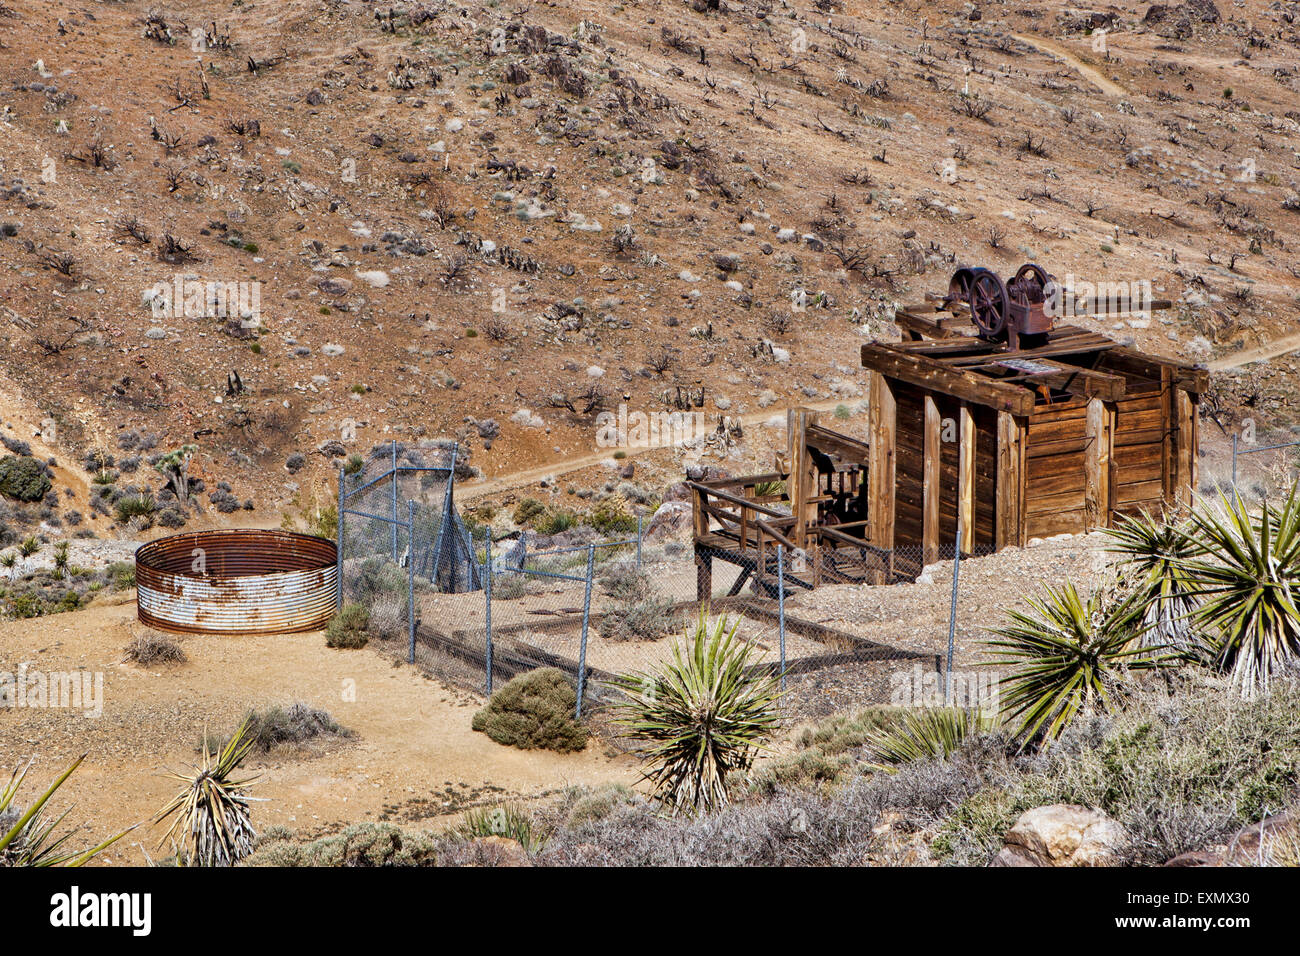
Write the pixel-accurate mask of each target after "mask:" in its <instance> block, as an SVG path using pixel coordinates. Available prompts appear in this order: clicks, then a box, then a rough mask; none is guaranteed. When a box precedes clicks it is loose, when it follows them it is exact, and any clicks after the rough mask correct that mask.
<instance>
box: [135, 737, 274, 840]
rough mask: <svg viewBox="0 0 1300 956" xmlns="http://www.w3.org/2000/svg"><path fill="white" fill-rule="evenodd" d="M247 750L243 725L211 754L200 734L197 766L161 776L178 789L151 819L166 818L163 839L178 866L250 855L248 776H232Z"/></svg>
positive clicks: (160, 820)
mask: <svg viewBox="0 0 1300 956" xmlns="http://www.w3.org/2000/svg"><path fill="white" fill-rule="evenodd" d="M252 746H253V743H252V741H251V740H250V739H249V738H248V725H247V723H243V724H240V725H239V727H238V729H237V730H236V731H235V733H234V734H233V735H232V736H231V738H230V740H228V741H227V742H226V743H225V744H224V745H223V746H222V747H220V748H219V749H217V750H216V751H215V753H214V751H213V749H212V748H210V747H209V746H208V735H207V732H206V731H205V732H204V734H203V744H202V746H201V748H200V749H201V750H202V753H203V757H202V760H201V761H200V763H199V764H198V765H197V766H195V767H192V768H191V770H190V772H189V773H177V772H174V771H173V772H169V773H168V774H167V776H168V777H170V778H171V779H172V780H175V781H177V782H178V783H180V784H181V787H180V789H179V790H178V791H177V792H176V795H175V796H173V797H172V798H171V800H169V801H168V802H167V803H166V805H164V806H163V808H162V809H161V810H159V811H158V813H157V815H156V816H155V817H154V820H155V822H158V823H163V822H166V820H167V819H168V818H170V819H171V821H172V822H171V825H170V826H169V827H168V829H167V832H166V834H165V835H164V836H163V840H164V841H170V842H171V845H172V847H173V850H174V854H175V860H176V862H177V863H178V864H180V865H184V866H233V865H234V864H236V863H238V862H239V861H240V860H242V859H243V858H244V857H246V856H247V855H248V854H249V853H250V852H252V849H253V843H254V841H255V840H256V839H257V833H256V831H254V829H253V822H252V813H251V808H250V807H249V798H248V786H249V784H251V783H252V782H253V778H250V777H242V778H240V777H236V776H235V774H236V772H237V771H238V770H239V766H240V764H242V763H243V761H244V758H245V757H247V756H248V752H249V751H250V750H251V749H252ZM214 758H215V759H214Z"/></svg>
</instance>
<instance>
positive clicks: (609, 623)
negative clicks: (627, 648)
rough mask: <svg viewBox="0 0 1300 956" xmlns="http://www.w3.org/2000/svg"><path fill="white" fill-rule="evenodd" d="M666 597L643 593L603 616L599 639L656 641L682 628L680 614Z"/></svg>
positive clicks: (670, 599)
mask: <svg viewBox="0 0 1300 956" xmlns="http://www.w3.org/2000/svg"><path fill="white" fill-rule="evenodd" d="M675 603H676V602H674V601H673V599H672V598H670V597H665V596H662V595H658V594H655V593H653V592H647V593H646V594H645V596H644V597H642V598H640V599H639V600H632V601H628V602H626V603H624V604H620V605H618V606H617V607H613V608H611V609H610V610H608V611H606V612H605V616H604V617H602V618H601V619H600V636H601V637H603V638H605V639H606V640H609V641H657V640H659V638H661V637H663V636H664V635H665V634H671V633H673V632H674V631H676V630H677V629H678V628H679V627H681V625H682V615H681V612H680V611H678V610H677V609H676V607H675V606H674V605H675Z"/></svg>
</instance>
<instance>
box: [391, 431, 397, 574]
mask: <svg viewBox="0 0 1300 956" xmlns="http://www.w3.org/2000/svg"><path fill="white" fill-rule="evenodd" d="M391 479H392V482H393V560H394V561H396V560H397V439H396V438H394V439H393V471H392V475H391Z"/></svg>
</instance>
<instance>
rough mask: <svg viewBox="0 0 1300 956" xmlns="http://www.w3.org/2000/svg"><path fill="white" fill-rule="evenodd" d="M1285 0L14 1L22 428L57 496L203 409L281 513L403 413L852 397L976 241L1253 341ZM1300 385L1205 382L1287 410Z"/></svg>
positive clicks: (1295, 268)
mask: <svg viewBox="0 0 1300 956" xmlns="http://www.w3.org/2000/svg"><path fill="white" fill-rule="evenodd" d="M1292 8H1293V5H1292V4H1287V3H1279V2H1259V0H1246V2H1235V3H1227V2H1223V3H1220V4H1218V5H1216V4H1214V3H1211V2H1209V0H1194V2H1188V3H1183V4H1157V5H1149V4H1145V3H1142V4H1132V3H1119V4H1108V5H1105V6H1104V7H1097V8H1079V7H1076V6H1073V5H1064V4H1057V3H1043V4H1027V3H1026V4H1016V3H1002V2H981V3H978V4H972V3H965V2H953V0H937V2H925V3H920V2H913V0H905V2H888V0H849V2H845V3H839V2H833V0H817V2H802V0H801V2H799V3H794V4H790V3H783V2H776V3H772V2H766V0H762V2H738V0H721V2H720V0H692V2H683V0H634V2H626V3H596V2H592V0H552V2H548V3H545V4H532V5H526V6H521V7H517V6H514V5H508V4H499V3H497V2H495V0H491V2H487V3H479V2H467V3H458V2H453V0H447V2H439V0H431V2H411V3H372V2H360V0H351V2H348V0H277V2H268V0H226V2H220V3H214V2H202V3H200V2H197V0H177V2H169V3H141V2H104V3H96V4H82V3H74V2H63V0H50V2H39V3H38V2H35V0H6V2H4V3H0V89H3V91H4V93H3V97H0V104H2V106H0V110H2V115H0V124H2V125H3V135H0V237H2V238H0V259H2V260H3V264H4V268H3V270H0V297H2V299H3V302H2V303H0V305H2V307H3V310H4V315H3V321H0V337H3V340H4V342H5V344H6V345H7V348H5V349H3V350H0V366H2V368H0V372H2V373H3V375H2V376H0V379H2V380H3V381H4V382H5V383H6V384H5V387H4V392H5V394H4V396H3V405H2V406H0V424H3V425H4V434H5V435H6V437H8V438H10V440H11V441H13V442H22V441H26V442H29V443H34V445H35V447H34V452H35V453H36V454H37V455H39V456H41V457H43V458H44V457H50V458H53V459H54V460H55V464H54V465H53V466H52V467H53V468H54V469H56V472H55V473H54V485H55V489H56V492H60V493H62V498H61V499H60V498H59V497H58V495H56V500H55V501H54V502H52V503H51V502H47V505H46V507H47V508H52V509H54V510H55V511H57V510H58V508H59V507H64V508H67V507H75V508H78V509H80V510H81V511H86V512H88V513H91V514H94V513H95V512H96V511H100V512H103V511H108V510H111V509H109V508H100V509H96V508H95V507H94V505H93V501H92V498H93V497H94V491H93V485H92V483H91V482H90V478H91V475H92V474H93V475H96V476H99V477H100V479H101V486H105V485H110V484H116V485H118V486H125V485H127V484H128V483H133V485H132V486H133V487H135V488H136V489H137V490H146V489H148V488H156V487H157V486H158V485H159V484H160V483H161V482H160V480H159V476H158V474H157V473H156V472H154V470H153V469H151V468H148V467H147V466H148V463H149V462H150V460H151V459H152V458H153V457H155V456H156V455H158V454H159V453H161V452H163V451H166V450H168V449H171V448H175V447H177V446H180V445H182V444H184V443H194V444H196V445H197V446H198V451H197V454H196V456H195V459H194V464H193V469H192V470H193V471H194V473H195V474H196V475H197V476H198V477H200V478H201V479H203V480H204V481H205V482H206V486H207V489H208V491H209V493H211V492H212V491H213V490H214V489H216V490H219V491H220V492H221V495H222V496H223V497H221V498H220V501H218V500H217V499H212V500H211V503H212V504H213V505H215V506H216V507H217V510H218V511H226V512H233V511H234V509H235V508H243V507H244V506H245V504H247V506H249V507H251V508H252V509H253V510H254V511H255V512H257V513H258V514H260V515H261V518H260V520H263V521H266V522H275V521H278V520H279V517H280V515H281V513H282V512H284V511H286V510H289V509H290V508H291V507H293V505H291V504H290V502H291V501H292V500H293V496H294V494H295V492H296V493H297V494H298V495H299V503H301V500H302V496H310V494H311V493H312V492H313V490H315V491H320V492H324V491H325V480H326V478H327V476H328V475H329V474H331V473H332V471H333V469H334V468H335V467H337V464H338V459H339V458H341V457H342V456H344V455H346V454H349V453H353V452H358V451H360V452H364V451H365V450H367V449H369V448H370V447H371V446H372V445H374V444H375V443H377V442H380V441H387V440H389V439H390V438H396V439H398V440H402V441H414V440H418V439H420V438H424V437H427V438H434V437H441V436H447V437H458V438H459V439H460V440H461V441H462V442H464V443H465V444H466V445H467V446H468V447H470V448H471V449H472V451H473V461H474V463H475V464H476V465H477V466H478V467H479V468H481V469H482V471H483V472H484V473H486V474H488V475H499V474H502V473H506V472H512V471H515V470H518V469H523V468H529V467H537V466H542V465H546V464H547V463H549V462H552V461H559V460H562V459H564V458H566V457H573V456H577V455H581V454H583V453H588V452H590V451H592V450H593V444H594V438H595V428H594V416H595V415H596V414H597V413H598V412H599V411H600V410H602V409H605V408H615V407H616V406H617V405H618V404H619V403H620V402H626V403H627V404H628V405H629V406H630V407H632V408H635V409H644V410H654V409H662V408H665V407H672V406H673V405H674V403H676V404H685V405H688V406H692V407H694V406H696V405H699V403H701V402H702V406H701V407H702V409H703V410H704V411H706V412H708V413H709V414H710V415H711V416H712V415H741V414H744V413H747V412H749V413H752V412H754V411H756V410H757V409H759V408H761V407H766V406H776V407H777V408H779V407H780V406H781V404H784V403H788V402H789V403H792V402H825V401H828V400H835V399H837V398H839V397H843V398H844V399H845V400H846V401H852V399H853V397H854V396H855V395H860V394H861V390H862V385H863V376H862V374H861V373H860V371H859V370H858V369H857V368H856V366H857V358H856V352H857V346H858V345H859V344H860V343H861V342H862V341H865V340H867V339H868V338H869V337H873V336H878V337H889V336H892V335H895V334H896V332H895V331H894V329H893V325H892V323H891V321H890V316H891V313H892V309H893V307H894V305H895V304H897V303H899V302H902V301H907V300H918V299H920V298H921V297H922V296H923V295H924V294H925V293H927V292H931V291H942V290H944V289H946V284H947V278H948V275H949V273H950V272H951V270H952V268H953V267H954V265H955V264H956V263H973V264H983V265H988V266H991V267H995V268H997V269H998V270H999V271H1000V272H1004V273H1010V272H1013V271H1014V269H1015V268H1016V267H1017V266H1018V265H1019V264H1020V263H1021V262H1023V261H1026V260H1036V261H1039V262H1042V263H1044V264H1046V265H1047V266H1049V267H1050V269H1051V270H1052V271H1053V272H1055V273H1056V274H1057V275H1058V276H1062V277H1064V276H1067V275H1072V276H1074V277H1075V278H1076V279H1077V280H1081V281H1091V282H1096V281H1140V280H1149V281H1151V283H1152V285H1153V289H1154V291H1155V293H1156V295H1157V296H1161V297H1166V298H1170V299H1173V300H1175V302H1176V308H1175V309H1173V310H1170V311H1168V312H1162V313H1156V314H1155V315H1154V316H1149V315H1137V316H1131V317H1128V318H1127V319H1125V320H1123V321H1118V322H1117V321H1116V320H1114V319H1107V320H1104V321H1093V320H1088V324H1091V325H1093V326H1094V327H1096V328H1099V329H1102V330H1105V331H1109V332H1111V333H1112V334H1115V335H1117V336H1121V337H1127V338H1132V339H1134V340H1135V341H1136V342H1138V343H1139V344H1140V345H1141V346H1143V347H1146V348H1149V349H1151V350H1156V351H1161V352H1164V353H1170V354H1177V355H1181V356H1183V357H1186V358H1191V359H1196V360H1208V359H1211V358H1215V357H1218V356H1221V355H1224V354H1229V353H1231V352H1232V351H1234V350H1236V349H1240V348H1245V347H1256V346H1260V345H1264V344H1267V343H1268V342H1270V341H1272V340H1275V339H1277V338H1278V337H1279V336H1281V335H1284V334H1286V333H1287V332H1288V331H1294V329H1293V324H1294V320H1293V316H1294V314H1295V310H1296V306H1297V289H1298V288H1300V278H1297V277H1298V276H1300V255H1298V254H1297V252H1296V242H1297V236H1296V234H1297V231H1298V228H1300V159H1297V145H1296V144H1297V141H1298V140H1297V135H1298V134H1300V95H1298V94H1300V68H1298V67H1297V62H1300V58H1298V56H1297V51H1298V50H1300V28H1297V26H1296V25H1295V23H1294V19H1295V15H1296V11H1295V10H1294V9H1292ZM1291 380H1292V377H1291V376H1290V375H1287V374H1281V375H1278V376H1275V377H1274V378H1272V379H1268V378H1262V379H1261V377H1260V376H1257V375H1253V374H1252V375H1250V376H1246V377H1245V378H1244V379H1243V377H1241V376H1237V377H1236V378H1232V377H1228V378H1225V380H1224V384H1223V385H1222V386H1221V387H1220V390H1219V393H1216V397H1215V401H1214V403H1213V407H1214V408H1215V409H1216V412H1217V413H1218V414H1220V415H1222V416H1223V417H1224V418H1225V419H1231V418H1232V416H1233V415H1235V414H1237V412H1238V409H1239V406H1240V405H1241V403H1242V402H1247V403H1250V404H1257V403H1258V401H1259V395H1258V392H1259V390H1260V389H1261V388H1265V389H1266V390H1267V389H1271V390H1272V391H1271V392H1270V395H1271V396H1272V397H1271V398H1268V399H1267V401H1273V402H1275V403H1276V404H1275V408H1276V409H1277V411H1276V414H1275V416H1274V417H1276V418H1278V421H1276V422H1266V423H1261V424H1277V425H1280V424H1285V423H1286V422H1284V421H1283V420H1282V419H1283V418H1284V417H1285V408H1286V406H1287V404H1288V402H1287V399H1288V398H1289V392H1288V391H1287V390H1288V389H1289V388H1290V387H1291V386H1290V385H1289V382H1290V381H1291ZM1261 382H1262V383H1263V384H1261ZM1252 396H1253V397H1252ZM1279 396H1281V397H1279ZM1265 404H1267V402H1265ZM774 410H775V409H774ZM124 459H125V461H126V465H125V466H124V465H123V460H124ZM132 476H134V477H132ZM110 478H113V479H114V480H113V481H110V480H109V479H110ZM219 482H222V483H225V487H224V489H223V488H222V487H221V486H220V485H218V483H219ZM118 494H119V496H120V493H118ZM326 494H327V493H326ZM100 497H101V498H102V497H103V496H102V495H101V496H100ZM203 501H204V502H205V503H207V502H208V501H209V498H208V497H205V498H204V499H203ZM94 520H95V521H96V522H98V524H97V527H99V528H106V527H108V526H110V525H112V524H114V523H116V522H117V516H115V515H111V514H101V515H100V517H98V518H96V519H94ZM219 520H229V519H219Z"/></svg>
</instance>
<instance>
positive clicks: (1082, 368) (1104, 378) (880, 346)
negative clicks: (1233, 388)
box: [862, 303, 1209, 415]
mask: <svg viewBox="0 0 1300 956" xmlns="http://www.w3.org/2000/svg"><path fill="white" fill-rule="evenodd" d="M1167 305H1168V304H1167V303H1159V304H1158V305H1157V307H1159V306H1164V307H1167ZM895 321H896V322H897V324H898V325H899V326H900V327H901V328H902V329H904V331H905V332H907V333H910V334H912V335H914V336H916V335H919V336H922V337H921V338H915V339H913V340H912V341H903V342H897V343H886V342H873V343H871V344H869V345H864V346H862V365H863V367H864V368H868V369H871V370H872V371H876V372H880V373H882V374H884V375H885V376H887V377H889V378H894V379H898V380H900V381H904V382H908V383H910V384H912V385H916V386H919V387H921V388H925V389H928V390H932V391H938V392H943V393H945V394H948V395H952V396H953V397H955V398H960V399H962V400H964V401H968V402H971V403H974V404H977V405H986V406H989V407H991V408H996V409H998V410H1000V411H1006V412H1011V413H1012V414H1014V415H1028V414H1030V413H1031V412H1032V411H1033V408H1034V405H1035V404H1036V403H1037V402H1038V399H1039V394H1040V392H1039V389H1041V388H1042V387H1046V388H1050V389H1054V390H1057V391H1064V392H1068V393H1069V394H1071V395H1076V396H1079V397H1084V398H1100V399H1103V400H1104V401H1109V402H1113V401H1118V400H1119V399H1121V398H1123V396H1124V394H1125V389H1126V386H1127V383H1128V381H1129V379H1130V378H1134V377H1137V378H1144V379H1150V380H1154V381H1161V379H1162V377H1163V376H1165V375H1166V374H1168V375H1169V376H1170V378H1171V380H1172V382H1173V383H1174V384H1175V385H1176V386H1177V387H1179V388H1182V389H1184V390H1186V391H1188V392H1193V393H1197V394H1199V393H1200V392H1203V391H1204V390H1205V388H1206V387H1207V384H1208V380H1209V372H1208V371H1207V370H1206V369H1205V368H1204V367H1203V366H1192V365H1188V364H1186V363H1184V362H1180V361H1178V360H1177V359H1172V358H1166V357H1164V356H1160V355H1154V354H1151V353H1149V352H1145V351H1143V352H1139V351H1137V350H1135V349H1133V348H1130V347H1128V346H1125V345H1122V344H1121V343H1119V342H1116V341H1115V340H1114V339H1111V338H1109V337H1107V336H1105V335H1102V334H1101V333H1098V332H1093V331H1090V330H1088V329H1085V328H1081V327H1079V326H1074V325H1058V326H1057V327H1056V328H1055V329H1053V330H1052V332H1051V333H1050V334H1049V335H1048V337H1047V341H1046V342H1045V343H1044V344H1041V345H1038V346H1034V347H1032V348H1021V349H1018V350H1014V351H1013V350H1012V349H1011V348H1010V347H1009V346H1008V345H1007V343H1005V342H996V341H990V340H988V339H983V338H979V337H978V336H976V335H975V334H974V328H973V326H971V323H970V318H969V316H968V315H966V314H965V311H964V310H963V309H961V308H960V307H957V308H956V309H954V310H952V311H949V310H947V309H945V308H944V307H943V306H942V305H938V304H936V303H926V304H924V305H917V306H905V307H903V308H900V309H899V310H898V312H897V314H896V316H895ZM1165 370H1168V373H1166V371H1165Z"/></svg>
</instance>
